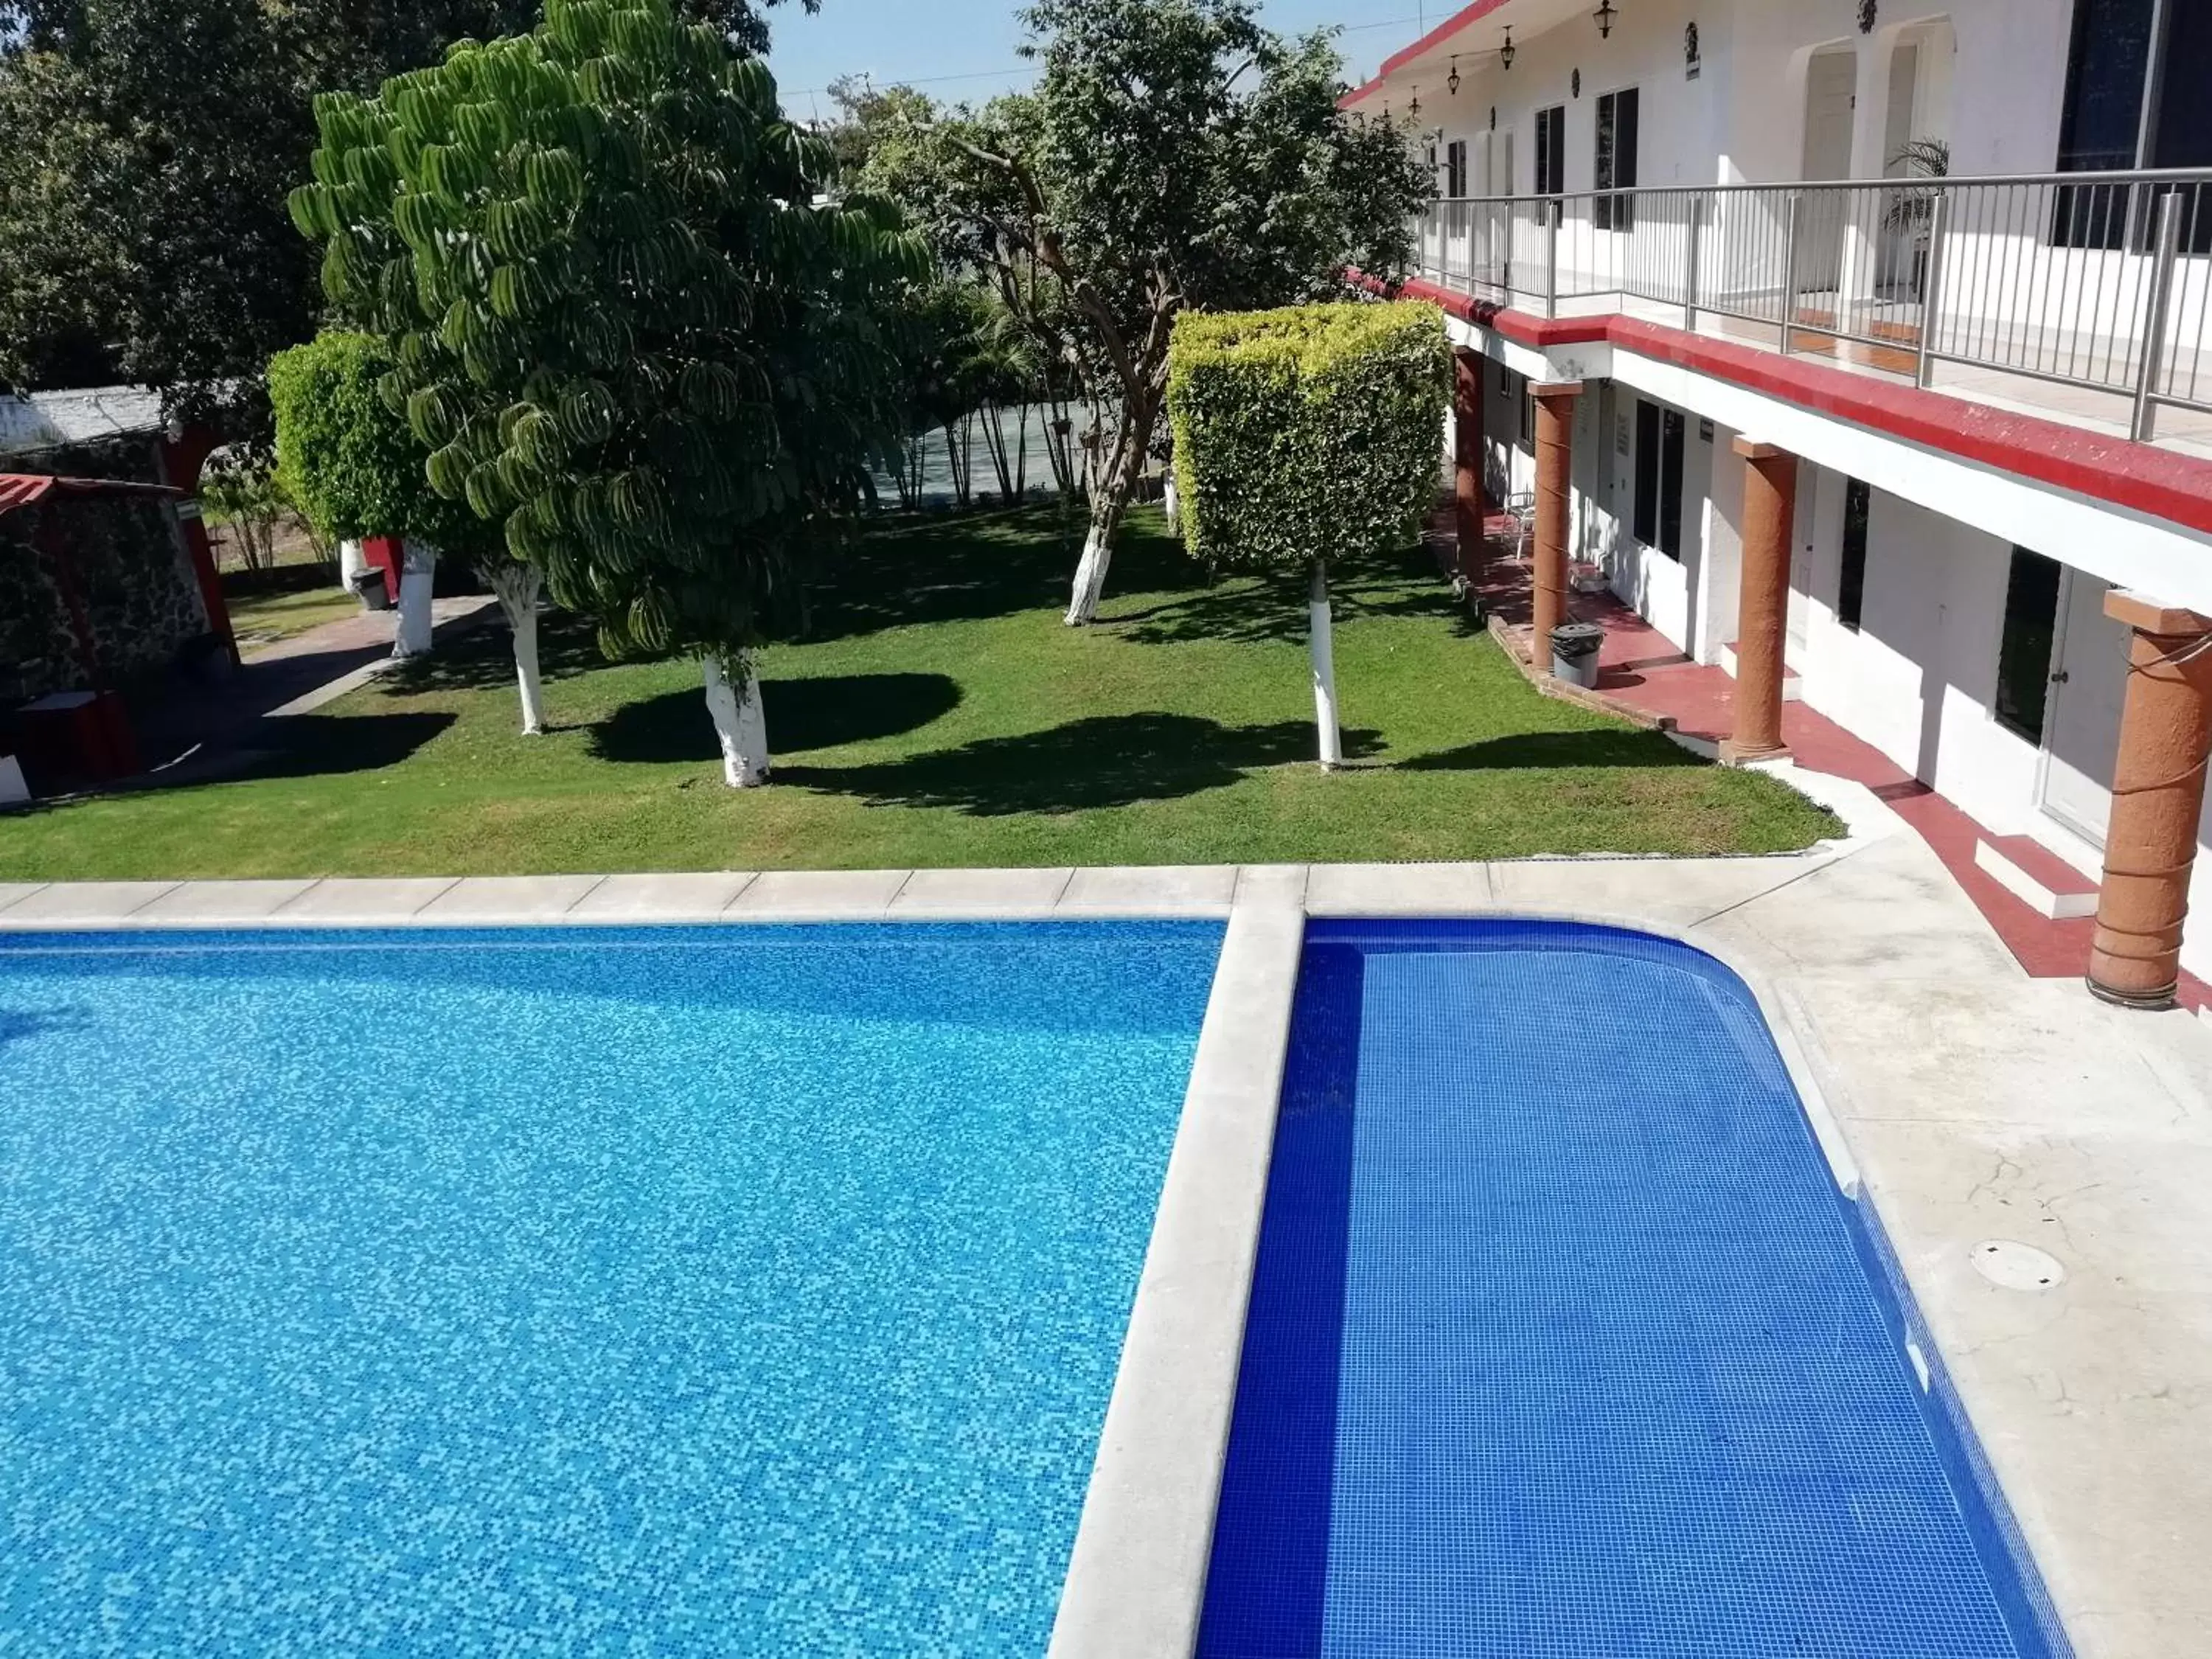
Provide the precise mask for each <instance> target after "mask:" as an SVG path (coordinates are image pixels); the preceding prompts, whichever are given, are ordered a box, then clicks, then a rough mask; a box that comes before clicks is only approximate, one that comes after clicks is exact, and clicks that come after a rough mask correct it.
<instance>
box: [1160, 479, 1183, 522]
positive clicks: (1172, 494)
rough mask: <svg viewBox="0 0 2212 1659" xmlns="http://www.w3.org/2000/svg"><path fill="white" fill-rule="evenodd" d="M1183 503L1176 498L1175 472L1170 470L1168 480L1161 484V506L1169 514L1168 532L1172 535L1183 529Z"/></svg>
mask: <svg viewBox="0 0 2212 1659" xmlns="http://www.w3.org/2000/svg"><path fill="white" fill-rule="evenodd" d="M1160 507H1161V510H1162V511H1164V513H1166V514H1167V515H1168V532H1169V533H1170V535H1174V534H1176V533H1178V532H1181V531H1182V510H1181V509H1182V502H1181V501H1177V500H1176V481H1175V474H1174V473H1172V472H1170V473H1169V474H1168V476H1167V480H1166V482H1165V483H1162V484H1161V485H1160Z"/></svg>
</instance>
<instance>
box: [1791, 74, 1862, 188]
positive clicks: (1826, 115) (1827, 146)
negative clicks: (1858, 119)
mask: <svg viewBox="0 0 2212 1659" xmlns="http://www.w3.org/2000/svg"><path fill="white" fill-rule="evenodd" d="M1858 85H1859V55H1858V53H1857V52H1855V51H1853V50H1852V49H1851V48H1850V47H1849V46H1836V47H1832V48H1831V49H1830V50H1828V51H1826V52H1814V54H1813V61H1812V64H1811V65H1810V66H1809V67H1808V69H1807V70H1806V73H1805V168H1804V171H1803V172H1802V173H1801V174H1799V177H1801V178H1803V179H1848V178H1850V176H1851V117H1852V106H1853V105H1854V104H1855V103H1856V102H1857V98H1858Z"/></svg>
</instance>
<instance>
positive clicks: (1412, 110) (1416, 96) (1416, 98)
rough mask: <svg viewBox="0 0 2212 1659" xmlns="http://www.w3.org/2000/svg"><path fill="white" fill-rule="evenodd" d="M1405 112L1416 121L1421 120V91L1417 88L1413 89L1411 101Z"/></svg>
mask: <svg viewBox="0 0 2212 1659" xmlns="http://www.w3.org/2000/svg"><path fill="white" fill-rule="evenodd" d="M1406 112H1407V114H1408V115H1411V116H1412V117H1413V118H1414V119H1415V120H1416V121H1418V120H1419V119H1420V118H1421V89H1420V88H1419V87H1415V88H1413V102H1412V104H1410V105H1409V106H1407V111H1406Z"/></svg>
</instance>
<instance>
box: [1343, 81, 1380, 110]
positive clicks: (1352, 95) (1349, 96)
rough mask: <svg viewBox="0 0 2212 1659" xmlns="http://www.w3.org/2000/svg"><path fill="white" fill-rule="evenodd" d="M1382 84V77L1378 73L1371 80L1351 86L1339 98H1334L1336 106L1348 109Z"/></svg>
mask: <svg viewBox="0 0 2212 1659" xmlns="http://www.w3.org/2000/svg"><path fill="white" fill-rule="evenodd" d="M1382 84H1383V77H1382V76H1379V75H1378V76H1376V77H1375V78H1374V79H1373V80H1372V81H1365V82H1361V83H1360V84H1359V85H1358V86H1356V87H1354V88H1352V90H1351V91H1350V92H1347V93H1346V94H1344V95H1343V96H1342V97H1341V98H1340V99H1338V100H1336V106H1337V107H1338V108H1339V109H1350V108H1351V107H1352V106H1353V105H1354V104H1356V103H1358V101H1359V100H1361V99H1363V98H1364V97H1366V96H1367V95H1368V94H1370V93H1371V92H1373V91H1375V90H1376V88H1379V87H1380V86H1381V85H1382Z"/></svg>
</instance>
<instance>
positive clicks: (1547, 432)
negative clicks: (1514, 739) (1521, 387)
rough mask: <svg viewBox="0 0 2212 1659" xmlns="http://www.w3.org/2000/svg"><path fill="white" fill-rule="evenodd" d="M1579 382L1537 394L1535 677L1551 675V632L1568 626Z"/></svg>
mask: <svg viewBox="0 0 2212 1659" xmlns="http://www.w3.org/2000/svg"><path fill="white" fill-rule="evenodd" d="M1582 389H1583V383H1582V382H1581V381H1580V380H1551V381H1547V382H1545V383H1543V384H1541V385H1540V386H1535V387H1534V388H1533V390H1534V392H1535V394H1536V550H1535V563H1536V568H1535V571H1534V578H1533V580H1534V586H1535V601H1536V609H1535V625H1534V628H1533V629H1531V630H1530V632H1529V637H1528V652H1529V660H1530V661H1531V662H1533V663H1534V665H1536V670H1537V671H1538V672H1539V673H1545V674H1548V673H1550V672H1551V671H1552V630H1553V629H1555V628H1557V627H1558V626H1559V624H1560V623H1563V622H1565V621H1566V620H1567V526H1568V525H1569V524H1570V523H1571V522H1572V519H1573V515H1572V510H1571V507H1572V504H1571V500H1570V497H1569V495H1568V494H1567V492H1568V490H1569V489H1571V479H1572V477H1573V472H1574V449H1575V399H1576V398H1577V397H1578V396H1580V395H1581V392H1582Z"/></svg>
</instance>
